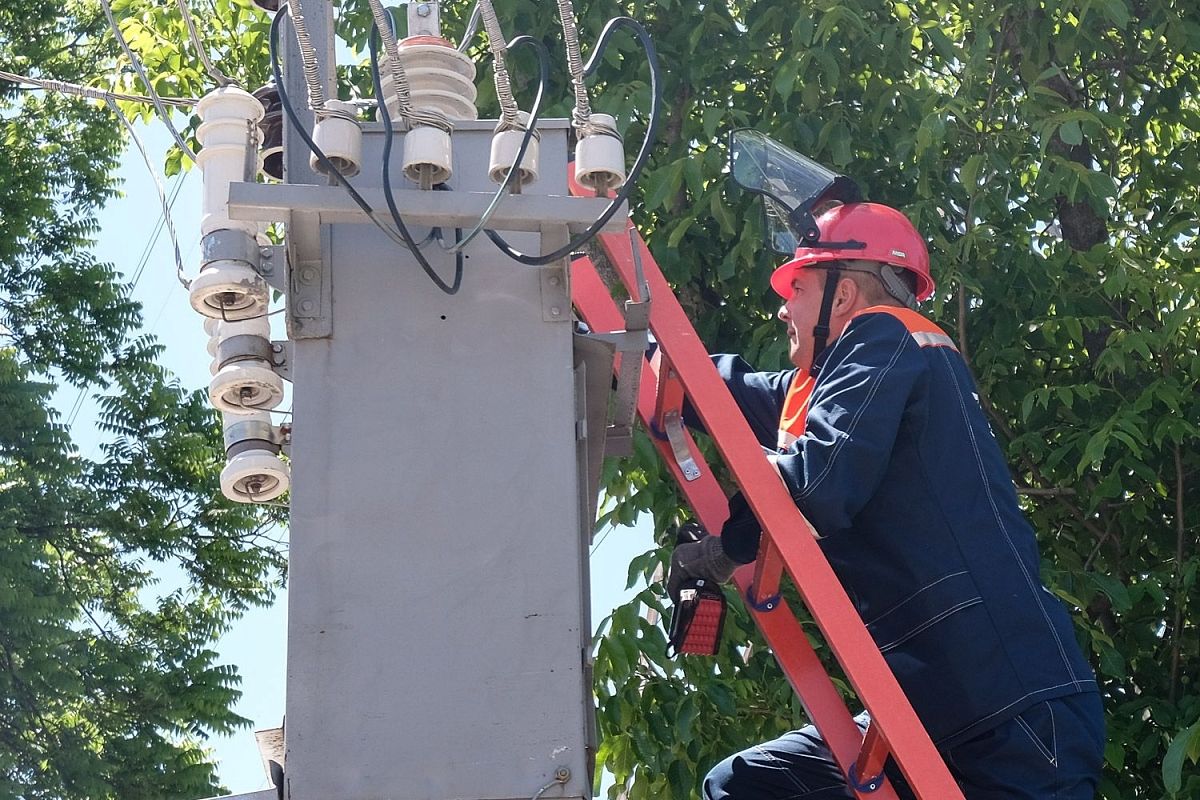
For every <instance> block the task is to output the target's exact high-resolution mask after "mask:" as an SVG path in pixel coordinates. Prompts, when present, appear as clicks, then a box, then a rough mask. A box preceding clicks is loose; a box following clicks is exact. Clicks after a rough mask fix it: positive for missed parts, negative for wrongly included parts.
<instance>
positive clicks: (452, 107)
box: [379, 36, 479, 120]
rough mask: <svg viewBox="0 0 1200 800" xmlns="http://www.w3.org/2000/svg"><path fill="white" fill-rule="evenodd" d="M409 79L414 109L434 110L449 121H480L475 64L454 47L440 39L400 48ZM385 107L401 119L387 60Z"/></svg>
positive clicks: (414, 40) (418, 39)
mask: <svg viewBox="0 0 1200 800" xmlns="http://www.w3.org/2000/svg"><path fill="white" fill-rule="evenodd" d="M397 50H398V52H399V54H400V64H401V66H403V67H404V75H405V77H406V78H407V79H408V88H409V98H410V100H411V102H412V105H413V108H433V109H436V110H438V111H441V112H442V113H443V114H445V115H446V116H447V117H448V118H450V119H477V118H478V117H479V111H478V109H476V108H475V98H476V97H477V96H478V92H477V91H476V89H475V62H473V61H471V59H470V58H468V57H467V56H465V55H463V54H462V53H460V52H458V49H457V48H455V46H454V45H453V44H451V43H450V42H448V41H446V40H445V39H442V38H440V37H437V36H412V37H409V38H408V39H405V40H404V41H402V42H400V44H399V45H398V47H397ZM379 74H380V83H381V84H382V88H383V98H384V105H385V106H387V110H388V113H389V114H390V115H391V116H392V119H394V120H398V119H400V109H399V106H398V103H399V101H398V100H396V94H395V92H394V91H393V89H392V71H391V69H390V67H389V66H388V60H387V56H384V57H383V58H382V59H381V60H380V62H379Z"/></svg>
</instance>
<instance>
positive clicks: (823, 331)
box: [809, 262, 842, 370]
mask: <svg viewBox="0 0 1200 800" xmlns="http://www.w3.org/2000/svg"><path fill="white" fill-rule="evenodd" d="M833 263H834V264H836V262H833ZM841 278H842V271H841V269H839V268H838V267H837V266H830V267H826V268H825V291H824V293H823V294H822V295H821V313H820V315H819V316H818V317H817V324H816V325H814V326H813V354H812V364H810V365H809V369H810V370H811V369H812V368H813V367H815V366H816V363H817V358H818V356H820V355H821V353H823V352H825V346H826V345H827V344H828V343H829V333H830V330H829V317H830V314H831V312H832V311H833V296H834V294H836V293H837V286H838V281H840V280H841Z"/></svg>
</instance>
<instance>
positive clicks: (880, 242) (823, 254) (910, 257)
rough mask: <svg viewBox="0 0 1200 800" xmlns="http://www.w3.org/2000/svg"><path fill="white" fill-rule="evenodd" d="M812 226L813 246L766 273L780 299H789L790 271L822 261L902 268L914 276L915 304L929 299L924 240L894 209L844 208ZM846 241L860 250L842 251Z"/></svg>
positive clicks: (866, 205)
mask: <svg viewBox="0 0 1200 800" xmlns="http://www.w3.org/2000/svg"><path fill="white" fill-rule="evenodd" d="M817 227H818V228H819V229H820V231H821V240H820V242H818V244H817V246H816V247H799V248H797V249H796V256H795V258H793V259H792V260H791V261H789V262H787V263H786V264H784V265H783V266H781V267H779V268H778V269H776V270H775V272H774V273H772V275H771V288H772V289H774V290H775V292H776V293H777V294H778V295H779V296H780V297H783V298H784V299H786V298H789V297H791V296H792V278H793V276H794V275H795V273H796V270H798V269H803V268H805V267H811V266H813V265H815V264H820V263H822V262H825V261H852V260H863V261H879V262H882V263H884V264H891V265H892V266H896V267H900V268H901V269H906V270H908V271H909V272H911V273H913V274H914V275H916V276H917V300H928V299H929V298H930V297H931V296H932V295H933V288H934V287H933V278H932V277H931V276H930V274H929V250H928V249H927V248H926V247H925V240H924V239H922V238H921V234H919V233H917V229H916V228H914V227H913V224H912V223H911V222H909V221H908V217H906V216H904V215H903V214H901V213H900V212H899V211H897V210H896V209H894V208H891V207H889V206H883V205H879V204H878V203H846V204H844V205H840V206H835V207H834V208H832V209H830V210H829V211H826V212H825V213H824V214H822V215H821V216H820V217H818V218H817ZM847 242H861V243H863V244H864V245H866V246H865V247H862V248H852V247H847V246H846V244H845V243H847ZM822 245H834V246H833V247H828V246H822Z"/></svg>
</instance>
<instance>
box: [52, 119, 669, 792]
mask: <svg viewBox="0 0 1200 800" xmlns="http://www.w3.org/2000/svg"><path fill="white" fill-rule="evenodd" d="M138 132H139V135H141V136H142V137H143V139H144V140H145V142H146V145H147V149H148V151H149V152H150V156H151V159H152V161H153V163H154V164H155V167H156V168H157V169H158V170H159V171H160V172H159V174H160V175H161V165H162V163H163V154H164V152H165V150H166V147H167V146H168V145H169V144H170V135H169V134H168V132H167V131H166V128H165V127H164V126H162V125H160V124H155V125H152V126H149V127H147V126H138ZM119 175H120V177H121V178H122V180H123V186H122V191H123V197H120V198H117V199H114V200H112V201H111V202H110V203H109V204H108V206H107V208H105V209H104V210H103V211H102V213H101V214H100V230H101V234H100V237H99V241H98V242H97V245H96V247H95V252H96V254H97V256H98V257H99V258H101V259H102V260H104V261H108V262H111V263H112V264H114V265H115V266H116V268H117V269H118V270H120V271H121V272H122V273H124V275H125V276H126V279H127V280H132V279H133V278H134V277H137V285H136V287H135V289H134V293H133V294H134V298H135V299H136V300H138V301H139V302H140V303H141V304H142V307H143V312H142V313H143V317H144V320H145V330H146V331H147V332H149V333H153V334H154V335H155V336H156V337H158V339H159V340H160V342H161V343H162V344H163V345H164V346H165V348H166V349H165V352H164V355H163V358H162V363H163V364H164V366H166V367H167V368H168V369H170V370H171V371H172V372H173V373H174V374H175V375H176V376H177V377H178V378H179V379H180V381H181V382H182V383H183V385H184V386H186V387H188V388H202V387H206V386H207V385H208V381H209V372H208V365H209V356H208V353H207V352H206V350H205V347H206V344H207V340H208V337H207V335H206V334H205V333H204V331H203V328H202V323H203V320H202V318H201V317H200V316H199V315H198V314H196V312H194V311H193V310H192V308H191V306H190V305H189V304H188V299H187V291H186V290H185V289H184V288H183V287H182V286H181V285H180V284H179V283H178V281H177V280H176V277H175V265H174V256H173V254H172V250H171V244H170V238H169V236H168V235H167V232H166V230H165V228H164V229H162V230H161V232H160V233H159V234H158V236H157V241H154V235H155V229H156V228H158V227H159V226H158V221H159V219H160V217H161V206H160V203H159V199H158V195H157V192H156V190H155V188H154V181H153V179H152V178H151V176H150V174H149V173H148V171H147V170H146V167H145V165H144V163H143V162H142V159H141V156H140V155H139V154H138V152H137V150H136V148H134V147H132V146H130V147H129V149H128V151H127V152H126V153H125V155H124V157H123V159H122V164H121V168H120V172H119ZM165 190H166V192H167V194H168V196H171V195H174V196H175V200H174V204H173V209H172V218H173V219H174V224H175V229H176V232H177V233H178V236H179V249H180V252H181V254H182V256H183V264H184V270H185V272H186V273H187V274H188V275H189V276H192V275H195V274H196V271H197V268H198V259H199V244H200V235H199V224H200V176H199V172H198V171H196V170H191V171H189V172H185V173H183V174H182V175H181V176H177V177H175V178H171V179H169V180H167V181H165ZM152 242H154V243H153V246H151V243H152ZM147 248H149V250H148V252H147ZM273 328H274V329H275V332H274V336H275V337H276V338H283V331H282V323H281V322H279V318H278V316H277V317H275V318H273ZM78 399H79V393H78V391H77V390H72V389H70V388H68V389H66V390H64V391H62V392H60V393H59V396H58V398H57V405H58V406H59V408H60V409H61V410H62V411H63V413H64V417H66V416H67V415H68V414H69V412H70V410H71V408H72V407H73V406H74V405H75V403H76V400H78ZM74 417H75V418H74V424H73V426H72V435H73V437H74V438H75V440H76V442H77V443H78V446H79V448H80V450H81V452H83V453H84V454H85V455H91V456H95V455H96V454H97V450H96V443H97V440H96V438H95V431H96V428H95V425H94V424H93V421H94V419H95V406H94V404H92V403H91V402H90V400H89V399H87V398H85V399H84V401H83V402H82V403H81V404H80V405H79V410H78V412H77V413H76V414H75V415H74ZM601 536H603V539H601V538H600V537H597V542H598V546H597V547H594V552H593V555H592V613H593V626H594V625H595V623H596V622H598V621H600V620H601V619H603V618H604V617H605V616H606V615H607V614H608V613H609V611H610V610H611V609H612V608H614V607H615V606H616V605H618V604H620V603H622V602H624V601H625V600H626V599H627V598H628V597H630V596H631V595H632V592H628V591H626V590H625V577H626V572H627V567H628V564H629V561H630V560H631V559H632V558H633V557H634V556H636V555H638V554H640V553H642V552H644V551H645V550H646V549H648V548H649V547H650V544H651V534H650V531H649V530H648V529H647V527H646V526H645V525H644V524H641V525H638V526H636V527H634V528H619V529H616V530H613V531H611V532H610V533H609V534H608V535H604V534H601ZM169 575H170V571H169V570H164V578H163V584H162V586H163V591H164V593H165V592H168V591H170V589H171V588H172V586H171V585H170V583H171V581H170V577H169ZM286 605H287V598H286V593H284V594H282V595H281V596H280V598H279V601H278V602H277V603H276V604H275V605H274V606H273V607H272V608H269V609H254V610H252V611H251V612H249V613H248V614H247V615H246V616H245V617H244V618H242V619H241V620H240V621H238V622H237V623H236V624H235V626H234V627H233V629H232V630H231V631H230V632H229V633H228V634H226V635H225V636H224V637H223V638H222V639H221V641H220V644H219V651H220V653H221V658H222V660H223V661H224V662H225V663H231V664H234V665H236V666H237V667H238V669H239V671H240V673H241V675H242V686H241V688H242V691H243V695H242V698H241V701H240V702H239V703H238V705H237V707H236V711H237V712H238V713H239V714H241V715H242V716H244V717H247V718H249V719H250V720H252V722H253V725H252V727H251V728H247V729H246V730H244V731H240V732H239V733H237V734H235V735H234V736H230V737H214V739H212V740H211V742H210V744H211V746H212V748H213V751H214V755H215V758H216V759H217V760H218V762H219V765H220V777H221V781H222V782H223V783H224V784H225V786H226V787H227V788H228V789H229V790H230V791H231V792H233V793H234V794H240V793H245V792H251V791H255V790H258V789H263V788H267V786H268V785H269V784H268V782H267V780H266V777H265V775H264V773H263V770H262V764H261V761H260V760H259V756H258V750H257V747H256V745H255V742H254V735H253V731H254V730H255V729H261V728H273V727H277V726H278V725H279V724H280V721H281V720H282V718H283V713H284V683H285V676H286V665H285V663H284V654H285V652H286V628H287V616H286Z"/></svg>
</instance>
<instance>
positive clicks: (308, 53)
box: [272, 0, 325, 119]
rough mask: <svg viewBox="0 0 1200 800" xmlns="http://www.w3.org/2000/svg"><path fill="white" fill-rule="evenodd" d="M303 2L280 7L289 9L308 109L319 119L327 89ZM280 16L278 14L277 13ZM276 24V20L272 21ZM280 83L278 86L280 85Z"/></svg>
mask: <svg viewBox="0 0 1200 800" xmlns="http://www.w3.org/2000/svg"><path fill="white" fill-rule="evenodd" d="M300 3H301V0H291V2H290V3H284V4H283V5H282V6H280V7H279V11H283V10H284V9H285V8H286V9H287V14H288V16H290V17H291V18H292V28H293V30H294V31H295V33H296V44H297V45H299V49H300V64H301V69H303V71H304V82H305V84H306V85H307V86H308V107H309V108H310V109H311V110H312V112H313V113H314V114H316V115H317V118H318V119H320V118H321V117H322V116H323V115H324V114H325V87H324V86H323V85H322V84H321V68H320V64H319V63H318V62H317V49H316V48H315V47H313V43H312V39H311V38H310V37H309V35H308V26H307V25H306V24H305V23H304V9H303V7H302V6H301V5H300ZM276 16H278V12H276ZM272 22H274V20H272ZM278 83H279V82H278V81H276V84H277V85H278Z"/></svg>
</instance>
